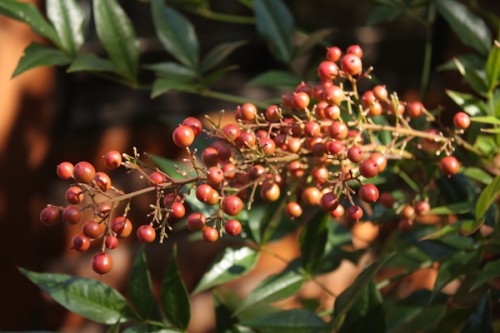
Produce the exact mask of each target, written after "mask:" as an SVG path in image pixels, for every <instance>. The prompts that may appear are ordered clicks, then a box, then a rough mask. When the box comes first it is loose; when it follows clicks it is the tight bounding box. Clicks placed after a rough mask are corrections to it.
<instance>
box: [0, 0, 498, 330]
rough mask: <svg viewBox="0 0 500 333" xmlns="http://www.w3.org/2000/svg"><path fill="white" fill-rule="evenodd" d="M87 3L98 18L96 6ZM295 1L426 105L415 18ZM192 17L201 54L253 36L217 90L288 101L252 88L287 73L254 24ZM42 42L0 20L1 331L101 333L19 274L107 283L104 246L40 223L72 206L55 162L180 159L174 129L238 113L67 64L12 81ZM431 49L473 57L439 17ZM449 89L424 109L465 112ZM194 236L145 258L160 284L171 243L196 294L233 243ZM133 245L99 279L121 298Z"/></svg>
mask: <svg viewBox="0 0 500 333" xmlns="http://www.w3.org/2000/svg"><path fill="white" fill-rule="evenodd" d="M30 2H33V3H35V4H36V5H37V6H39V8H40V9H41V10H43V8H45V4H44V1H40V0H39V1H34V0H31V1H30ZM80 3H81V5H82V7H83V8H84V9H85V11H86V13H87V14H88V17H90V1H87V0H84V1H80ZM120 3H121V4H122V6H123V7H124V9H125V11H126V12H127V13H128V15H129V16H130V17H131V19H132V21H133V22H134V27H135V29H136V33H137V35H138V36H139V38H140V42H141V63H143V64H144V63H154V62H160V61H165V60H166V59H168V56H167V55H166V54H165V53H164V52H163V49H162V46H161V44H160V43H159V42H158V41H157V39H156V38H155V32H154V28H153V26H152V20H151V17H150V13H149V4H148V3H146V2H142V1H134V0H128V1H120ZM286 3H287V4H288V5H289V8H290V10H291V12H292V13H293V15H294V18H295V21H296V25H297V26H298V27H300V28H301V29H303V30H304V31H306V32H310V31H315V30H318V29H321V28H332V29H333V32H332V34H331V35H330V36H329V37H327V38H326V40H327V41H328V42H329V43H330V44H331V45H337V46H339V47H341V48H342V49H345V48H346V47H347V46H349V45H351V44H360V45H361V46H362V48H363V50H364V54H365V55H364V57H363V62H364V64H365V66H367V65H372V66H374V68H375V75H376V77H377V78H378V79H379V80H380V81H381V82H383V83H385V84H386V85H387V86H388V88H389V89H390V90H396V91H398V92H399V93H400V96H402V98H403V99H404V100H414V99H418V98H419V95H418V91H419V85H420V77H421V69H422V65H423V53H424V43H425V32H424V31H423V29H422V28H421V26H420V25H418V24H417V23H416V22H415V21H413V20H409V19H406V18H402V19H398V20H395V21H394V22H391V23H384V24H380V25H376V26H367V25H366V21H367V18H368V16H369V14H370V12H371V10H372V9H373V7H374V6H373V4H371V3H370V2H369V1H349V0H337V1H327V0H317V1H299V0H294V1H286ZM474 3H476V2H474ZM478 3H480V5H481V6H482V8H483V9H485V10H488V11H492V12H494V13H497V14H498V13H500V8H499V5H500V4H499V3H498V1H493V0H490V1H487V0H485V1H478ZM213 7H214V10H215V11H220V12H229V13H233V14H237V15H249V14H251V13H249V11H248V9H247V8H245V7H243V6H242V5H241V4H239V3H238V2H236V1H224V2H221V1H219V2H217V1H213ZM186 15H187V16H188V18H189V19H190V20H191V22H193V24H194V25H195V28H196V32H197V34H198V38H199V40H200V43H201V52H202V53H206V51H207V50H209V49H211V48H212V47H213V46H215V45H217V44H219V43H221V42H223V41H236V40H249V42H248V43H247V44H245V45H243V46H242V47H240V48H239V49H238V50H237V51H235V52H234V54H232V55H231V56H230V57H229V58H228V59H227V60H226V63H227V64H237V65H238V66H239V67H238V69H237V70H235V71H233V72H231V73H230V74H228V75H227V76H226V77H225V79H224V80H221V81H219V82H218V83H217V86H216V88H217V90H218V91H222V92H226V93H229V94H235V95H239V96H245V97H248V98H251V99H256V100H266V99H269V98H272V97H279V96H281V91H280V90H278V89H273V90H270V89H263V88H258V87H255V86H249V85H247V82H248V81H249V80H250V79H251V78H252V77H254V76H256V75H257V74H259V73H262V72H264V71H266V70H269V69H273V68H275V69H283V68H284V65H282V64H281V63H279V62H277V61H276V60H274V58H273V56H272V55H271V53H270V52H269V51H268V48H267V46H266V44H265V43H264V42H263V40H262V39H261V38H259V37H258V35H257V33H256V31H255V29H254V27H253V26H251V25H249V26H246V25H236V24H230V23H220V22H215V21H213V20H207V19H204V18H201V17H199V16H196V15H191V14H186ZM85 29H86V30H85V31H86V44H85V45H84V49H86V50H91V51H93V52H97V53H101V54H104V52H103V50H102V48H101V46H100V45H99V43H98V40H97V37H96V33H95V31H94V29H93V24H92V21H91V20H89V21H88V22H87V23H86V25H85ZM33 40H38V41H40V42H44V41H43V40H41V39H40V38H39V37H37V36H36V35H35V34H34V33H33V32H32V31H31V29H30V28H29V27H28V26H27V25H24V24H22V23H19V22H17V21H13V20H10V19H7V18H5V17H0V154H1V159H0V170H1V173H0V174H1V177H0V224H1V233H0V238H1V240H0V262H1V265H2V268H1V269H0V330H40V329H44V330H61V331H65V332H85V331H87V332H99V331H102V330H103V329H102V327H100V326H97V325H95V324H92V323H88V322H86V321H85V320H84V319H82V318H80V317H78V316H76V315H73V314H70V313H68V312H67V311H66V310H64V309H63V308H62V307H61V306H59V305H57V304H56V303H54V302H53V301H52V300H51V299H49V298H48V297H47V296H45V295H44V294H43V293H42V292H41V291H40V290H39V289H38V288H37V287H36V286H34V285H33V284H31V283H30V282H29V281H28V280H27V279H26V278H24V277H23V276H22V275H21V274H20V273H19V272H18V270H17V268H18V267H24V268H27V269H30V270H34V271H40V272H41V271H43V272H57V273H66V274H74V275H78V276H88V277H92V278H98V277H97V276H96V275H95V274H94V273H93V272H92V271H91V268H90V260H91V257H92V255H93V253H95V252H96V249H94V251H92V250H90V251H89V252H87V253H85V254H79V253H78V254H76V253H73V252H72V251H70V249H69V240H70V239H71V236H72V235H73V234H75V233H77V232H79V226H68V225H63V224H59V225H57V226H55V227H52V228H48V227H45V226H43V225H41V223H40V221H39V213H40V210H41V209H42V208H43V207H44V206H45V205H46V204H47V203H52V204H64V192H65V191H66V188H67V186H68V183H66V182H64V181H61V180H59V179H57V177H56V173H55V170H56V166H57V164H58V163H60V162H62V161H70V162H72V163H76V162H78V161H89V162H91V163H93V164H94V165H95V166H96V168H97V169H104V165H103V163H102V161H101V160H102V159H101V156H102V155H104V153H106V152H107V151H108V150H110V149H116V150H119V151H121V152H128V153H131V151H132V147H137V149H138V151H139V152H148V153H153V154H157V155H162V156H165V157H168V158H175V157H176V156H177V154H179V150H178V148H176V147H175V146H174V145H173V144H172V142H171V130H172V128H173V127H172V126H173V125H172V124H175V122H176V121H178V120H179V119H182V118H183V117H186V116H188V115H193V116H197V117H201V116H202V115H204V114H214V113H217V112H218V111H219V110H221V109H225V110H234V108H235V107H236V104H234V103H229V102H227V101H220V100H214V99H208V98H203V97H199V96H196V95H191V94H183V93H168V94H165V95H162V96H160V97H158V98H156V99H151V98H150V91H141V90H133V89H131V88H129V87H125V86H121V85H119V84H117V83H114V82H111V81H108V80H106V79H102V78H100V77H97V76H94V75H91V74H88V73H75V74H67V73H65V70H66V68H36V69H33V70H30V71H28V72H25V73H23V74H21V75H20V76H18V77H16V78H14V79H11V75H12V73H13V71H14V69H15V67H16V64H17V62H18V60H19V58H20V57H21V55H22V53H23V49H24V48H25V47H26V46H27V45H28V44H29V43H30V42H32V41H33ZM433 46H434V52H433V58H432V68H433V69H435V68H436V66H438V65H440V64H442V63H444V62H446V61H447V60H449V59H450V58H451V57H452V56H453V55H457V54H463V53H466V52H467V49H466V48H465V47H464V46H463V45H461V44H460V42H458V40H457V39H456V37H455V36H454V34H453V33H452V32H451V31H450V29H449V27H448V26H447V25H446V24H445V22H443V21H441V19H439V20H438V21H437V23H436V29H435V31H434V39H433ZM323 55H324V46H317V47H315V48H314V49H313V51H312V52H311V54H310V56H308V57H305V58H304V59H303V64H302V66H303V67H304V68H307V66H309V67H310V68H311V69H313V68H314V64H317V63H318V62H319V61H320V59H321V57H323ZM147 75H148V74H147V73H144V74H143V76H144V77H143V78H142V79H144V80H147V79H148V76H147ZM444 87H446V88H449V89H453V90H459V91H466V88H465V87H464V86H463V85H462V83H461V81H460V80H459V79H458V76H456V75H455V74H454V73H452V72H439V73H438V72H436V71H434V70H433V71H432V73H431V80H430V87H429V93H428V94H427V96H426V98H425V100H424V101H423V102H424V104H425V105H426V106H427V107H428V108H433V107H435V106H437V105H442V106H445V107H446V108H448V109H449V110H450V111H449V112H450V114H452V113H453V112H455V111H456V109H457V107H456V106H455V105H453V104H452V103H451V102H450V101H449V100H448V99H447V98H446V96H445V95H444V91H443V88H444ZM111 176H112V179H113V181H114V183H115V184H117V186H118V187H120V188H122V189H124V190H131V189H134V188H137V187H139V186H141V180H139V179H137V177H135V176H127V175H126V174H125V172H124V171H123V170H119V171H116V172H112V173H111ZM147 200H148V198H141V199H138V200H136V201H135V203H134V208H133V209H132V215H131V219H132V220H133V221H137V223H138V224H140V223H145V221H147V220H146V217H145V216H146V214H147V211H146V209H147V207H148V205H147V202H148V201H147ZM186 236H187V233H185V232H183V231H181V232H179V233H177V234H175V235H173V236H172V237H171V238H169V239H168V240H167V242H166V244H164V245H152V246H150V247H148V250H147V251H148V253H149V254H150V255H149V257H148V259H149V261H150V265H151V269H152V272H153V276H158V275H160V274H161V271H162V269H163V267H164V265H165V263H166V261H167V258H168V255H169V253H170V249H171V246H172V244H173V243H174V242H178V243H179V247H180V248H179V253H180V256H181V259H180V262H179V264H180V266H181V267H180V268H181V271H182V275H183V277H184V278H185V281H186V284H187V285H188V288H193V287H194V286H195V285H196V282H197V281H198V279H199V278H200V274H201V273H202V272H203V270H204V269H205V268H206V267H207V265H208V264H209V263H210V260H211V259H212V258H213V257H214V256H215V255H216V253H217V252H218V251H219V250H220V249H221V248H222V247H223V246H224V244H223V242H218V243H217V244H203V243H200V242H198V243H189V244H188V243H186V242H185V238H186ZM125 243H126V242H125ZM129 243H130V244H127V246H123V245H122V246H120V247H119V248H118V249H116V250H113V252H112V255H113V258H114V262H115V268H114V269H113V271H112V272H111V273H109V274H108V275H105V276H103V277H101V278H100V279H101V280H102V281H104V282H106V283H109V284H110V285H112V286H114V287H116V288H119V289H120V290H124V289H125V285H126V277H127V274H128V270H129V264H130V262H131V258H132V256H133V254H134V252H135V246H136V244H134V243H135V242H134V241H133V240H132V241H130V242H129ZM294 244H295V243H294V241H293V239H285V240H284V241H283V242H282V244H277V245H276V246H278V247H282V248H281V250H283V252H285V253H289V254H290V257H293V255H294V253H296V251H297V249H295V247H294ZM281 250H280V251H281ZM294 251H295V252H294ZM258 269H261V270H262V272H261V273H259V272H257V273H255V277H259V274H261V275H260V276H264V275H266V274H267V275H268V274H270V272H271V270H272V269H273V263H272V262H267V263H266V262H263V263H261V264H259V267H258ZM346 283H347V282H346ZM251 285H252V284H251V283H249V284H248V285H247V286H251ZM238 288H240V287H238ZM248 288H249V287H248ZM124 292H125V291H124ZM197 298H198V299H196V300H193V311H192V312H193V313H196V314H197V315H198V316H199V317H197V319H196V320H194V321H193V324H192V327H191V329H190V332H211V331H213V316H214V315H213V314H212V313H211V312H212V311H211V308H209V307H208V306H210V304H211V303H210V302H211V301H210V299H211V296H210V295H203V294H202V295H200V296H197Z"/></svg>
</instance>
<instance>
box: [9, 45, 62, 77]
mask: <svg viewBox="0 0 500 333" xmlns="http://www.w3.org/2000/svg"><path fill="white" fill-rule="evenodd" d="M70 62H71V59H70V58H69V57H68V55H67V54H66V53H64V52H63V51H61V50H58V49H55V48H53V47H49V46H45V45H41V44H37V43H31V44H30V45H28V47H27V48H26V49H25V50H24V54H23V56H22V57H21V59H20V60H19V63H18V64H17V67H16V69H15V70H14V73H13V74H12V77H16V76H18V75H19V74H22V73H24V72H25V71H27V70H29V69H32V68H35V67H41V66H56V65H57V66H61V65H67V64H69V63H70Z"/></svg>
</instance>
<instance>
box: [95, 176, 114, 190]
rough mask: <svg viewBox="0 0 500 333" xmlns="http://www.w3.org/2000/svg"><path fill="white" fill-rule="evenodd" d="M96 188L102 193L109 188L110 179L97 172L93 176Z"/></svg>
mask: <svg viewBox="0 0 500 333" xmlns="http://www.w3.org/2000/svg"><path fill="white" fill-rule="evenodd" d="M94 182H95V184H96V186H97V187H98V188H99V189H100V190H101V191H103V192H106V191H107V190H109V189H110V188H111V178H109V176H108V175H107V174H106V173H104V172H97V173H96V174H95V176H94Z"/></svg>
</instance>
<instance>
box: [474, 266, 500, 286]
mask: <svg viewBox="0 0 500 333" xmlns="http://www.w3.org/2000/svg"><path fill="white" fill-rule="evenodd" d="M499 276H500V260H495V261H490V262H489V263H487V264H486V265H484V267H483V268H482V269H481V272H480V273H479V276H478V277H477V279H476V281H474V284H473V285H472V287H471V288H470V290H471V291H472V290H475V289H477V288H479V287H481V286H482V285H483V284H485V283H487V282H488V281H491V280H493V279H494V278H496V277H499Z"/></svg>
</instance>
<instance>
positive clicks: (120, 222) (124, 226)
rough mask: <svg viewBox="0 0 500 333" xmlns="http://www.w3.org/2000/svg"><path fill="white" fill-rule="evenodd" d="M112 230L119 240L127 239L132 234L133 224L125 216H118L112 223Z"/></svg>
mask: <svg viewBox="0 0 500 333" xmlns="http://www.w3.org/2000/svg"><path fill="white" fill-rule="evenodd" d="M111 230H112V231H113V232H115V233H116V236H117V237H118V238H126V237H128V236H130V234H131V233H132V222H130V220H129V219H128V218H126V217H124V216H117V217H115V219H114V220H113V223H111Z"/></svg>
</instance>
